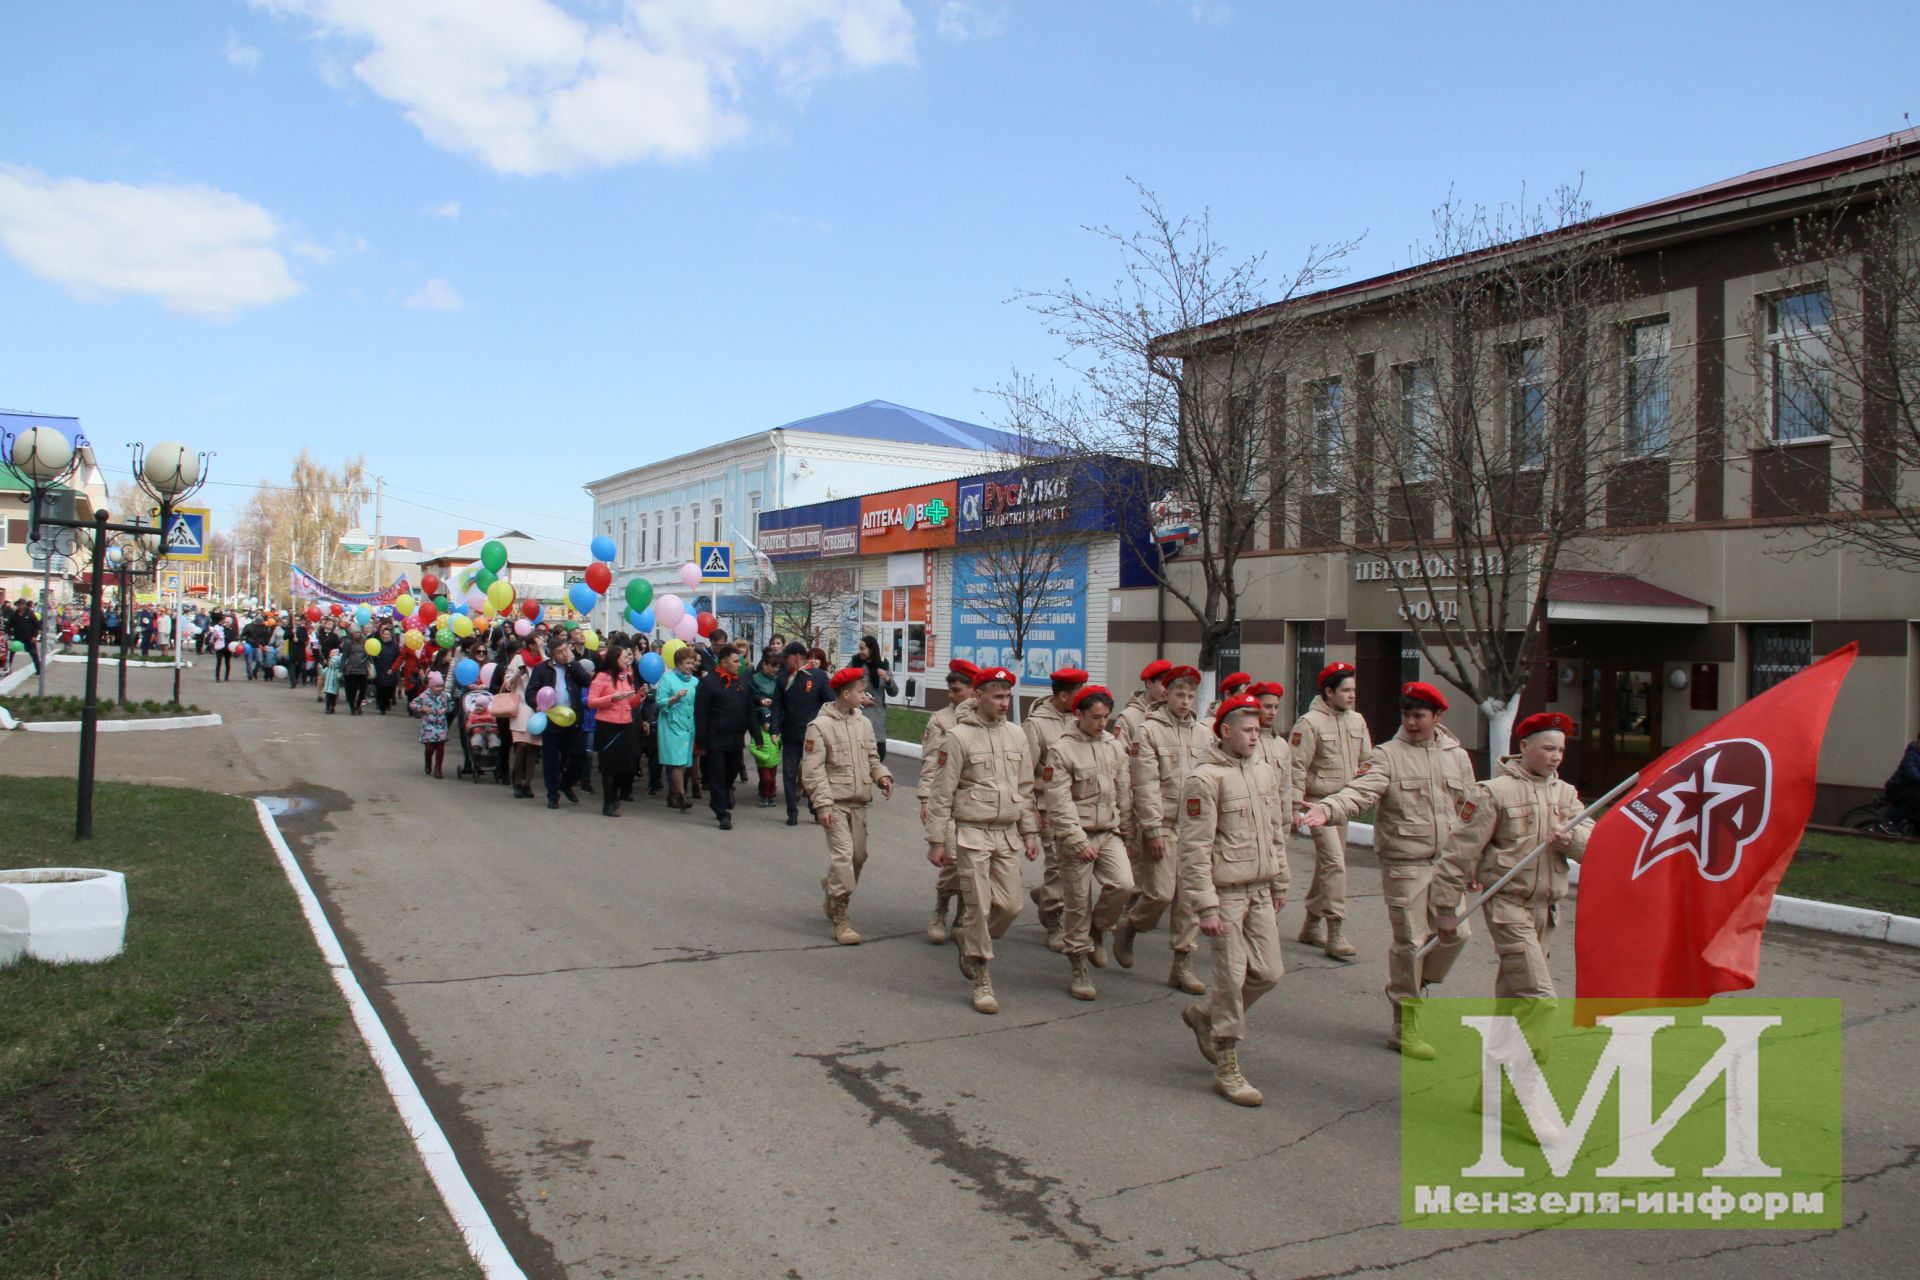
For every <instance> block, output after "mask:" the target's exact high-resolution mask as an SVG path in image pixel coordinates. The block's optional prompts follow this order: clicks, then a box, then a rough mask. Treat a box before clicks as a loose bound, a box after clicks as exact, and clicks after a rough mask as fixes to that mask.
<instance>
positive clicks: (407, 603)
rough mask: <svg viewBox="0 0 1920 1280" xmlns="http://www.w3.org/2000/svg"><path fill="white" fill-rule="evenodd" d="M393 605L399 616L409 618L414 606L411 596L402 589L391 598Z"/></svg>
mask: <svg viewBox="0 0 1920 1280" xmlns="http://www.w3.org/2000/svg"><path fill="white" fill-rule="evenodd" d="M393 607H394V610H395V611H396V612H398V613H399V615H400V616H401V617H403V618H411V617H412V616H413V611H414V608H415V607H416V606H415V603H414V599H413V597H412V596H410V595H408V594H407V593H406V592H404V591H403V592H401V593H400V594H399V595H397V596H395V597H394V598H393Z"/></svg>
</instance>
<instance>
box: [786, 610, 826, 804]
mask: <svg viewBox="0 0 1920 1280" xmlns="http://www.w3.org/2000/svg"><path fill="white" fill-rule="evenodd" d="M781 661H782V662H783V663H784V664H785V669H784V670H782V671H781V672H780V675H779V676H778V677H777V678H776V679H775V681H774V686H773V728H774V732H775V733H778V734H779V735H780V778H781V782H782V788H781V789H782V790H783V791H784V792H785V794H786V797H787V825H788V826H790V827H797V826H799V825H800V800H801V798H802V797H803V796H804V795H805V792H804V791H803V790H802V788H801V786H800V757H801V754H802V753H803V752H805V750H806V746H807V726H808V725H810V724H812V723H813V718H814V717H815V716H817V715H819V714H820V708H822V707H824V706H826V705H827V703H829V702H831V701H833V690H831V689H829V688H828V687H827V673H826V672H824V671H819V670H816V669H814V668H813V667H809V666H808V665H807V646H805V645H803V644H801V643H800V642H799V641H798V640H791V641H788V642H787V647H786V648H785V649H783V650H781ZM807 809H808V811H809V812H811V811H812V809H813V805H812V803H811V802H809V803H808V805H807Z"/></svg>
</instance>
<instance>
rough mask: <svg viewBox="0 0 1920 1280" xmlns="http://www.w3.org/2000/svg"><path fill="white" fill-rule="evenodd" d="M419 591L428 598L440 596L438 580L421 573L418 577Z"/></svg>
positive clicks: (430, 575) (428, 574)
mask: <svg viewBox="0 0 1920 1280" xmlns="http://www.w3.org/2000/svg"><path fill="white" fill-rule="evenodd" d="M420 589H421V590H422V591H424V592H426V593H427V594H428V595H430V596H437V595H439V594H440V579H438V578H436V577H434V576H433V575H432V574H430V573H423V574H421V575H420Z"/></svg>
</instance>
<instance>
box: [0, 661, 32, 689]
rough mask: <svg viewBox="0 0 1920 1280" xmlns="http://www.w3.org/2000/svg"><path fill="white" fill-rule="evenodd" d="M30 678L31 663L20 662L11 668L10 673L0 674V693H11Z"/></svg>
mask: <svg viewBox="0 0 1920 1280" xmlns="http://www.w3.org/2000/svg"><path fill="white" fill-rule="evenodd" d="M32 678H33V664H32V663H31V662H26V663H21V664H20V665H19V666H16V667H15V668H14V669H13V672H12V673H11V674H10V675H7V676H0V693H12V692H13V691H14V690H15V689H18V688H19V687H20V686H21V685H23V684H25V683H26V682H27V681H29V680H31V679H32Z"/></svg>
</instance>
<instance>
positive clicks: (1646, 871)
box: [1574, 644, 1859, 1021]
mask: <svg viewBox="0 0 1920 1280" xmlns="http://www.w3.org/2000/svg"><path fill="white" fill-rule="evenodd" d="M1858 647H1859V646H1857V645H1852V644H1850V645H1847V646H1846V647H1845V648H1843V649H1837V650H1835V651H1834V652H1833V653H1830V654H1828V655H1827V656H1826V657H1824V658H1822V659H1820V661H1818V662H1816V663H1814V664H1813V665H1812V666H1810V667H1808V668H1807V669H1806V670H1805V671H1802V672H1800V673H1799V674H1797V675H1794V676H1791V677H1789V678H1788V679H1786V680H1783V681H1781V682H1780V683H1779V684H1777V685H1775V686H1774V687H1773V688H1771V689H1769V690H1767V691H1766V692H1765V693H1762V694H1761V695H1760V696H1759V697H1757V698H1754V699H1752V700H1751V701H1749V702H1747V703H1746V704H1745V705H1744V706H1742V707H1740V708H1738V709H1737V710H1735V711H1733V712H1732V713H1731V714H1729V715H1726V716H1723V717H1721V718H1720V719H1719V720H1716V721H1715V722H1714V723H1713V724H1712V725H1710V726H1708V727H1707V728H1705V729H1703V730H1701V731H1700V732H1699V733H1696V734H1694V735H1693V736H1692V737H1691V738H1688V739H1687V740H1686V741H1685V742H1682V743H1681V744H1680V745H1679V746H1677V747H1675V748H1673V750H1671V751H1669V752H1667V753H1666V754H1665V755H1663V756H1661V757H1660V758H1659V759H1658V760H1656V761H1654V763H1653V764H1652V765H1650V766H1649V767H1648V768H1646V769H1644V770H1642V771H1641V774H1640V777H1639V780H1638V781H1637V782H1636V783H1635V784H1634V785H1633V787H1632V788H1631V789H1630V790H1629V791H1628V792H1627V793H1626V795H1625V797H1624V798H1622V800H1621V801H1620V802H1619V803H1618V804H1616V805H1615V806H1614V807H1613V809H1612V810H1611V811H1610V812H1608V813H1607V814H1606V816H1604V817H1602V818H1601V819H1600V821H1599V822H1598V823H1597V824H1596V825H1595V826H1594V829H1593V833H1592V835H1591V836H1590V837H1589V839H1588V841H1587V852H1586V857H1585V859H1584V860H1583V861H1582V862H1581V864H1580V916H1579V922H1578V927H1577V928H1576V930H1575V937H1574V957H1575V961H1574V973H1575V984H1574V986H1575V993H1576V995H1577V997H1578V999H1579V1000H1580V1001H1581V1002H1583V1003H1582V1006H1581V1013H1580V1020H1581V1021H1588V1020H1589V1019H1590V1018H1591V1017H1593V1016H1598V1014H1600V1013H1603V1012H1605V1006H1612V1007H1615V1008H1630V1007H1633V1006H1635V1005H1645V1004H1652V1003H1661V1002H1665V1003H1676V1002H1686V1001H1699V1000H1704V999H1706V998H1707V997H1708V996H1711V995H1714V994H1715V993H1717V992H1721V991H1744V990H1746V989H1747V988H1749V987H1751V986H1753V982H1754V975H1755V973H1756V972H1757V971H1758V970H1759V967H1760V933H1761V930H1762V929H1763V928H1765V926H1766V923H1767V910H1768V908H1769V907H1771V906H1772V905H1773V894H1774V890H1775V889H1776V888H1778V887H1779V885H1780V878H1781V877H1782V876H1784V875H1786V873H1787V863H1788V861H1789V860H1791V859H1792V857H1793V853H1794V850H1795V849H1797V848H1799V846H1800V836H1801V834H1802V832H1804V831H1805V830H1806V826H1807V816H1808V815H1809V814H1810V813H1812V812H1813V794H1814V782H1815V779H1816V777H1817V775H1818V772H1819V764H1820V741H1821V739H1822V738H1823V737H1824V736H1825V735H1826V731H1827V717H1828V716H1829V715H1830V714H1831V713H1832V711H1833V700H1834V698H1835V696H1837V695H1838V694H1839V692H1840V682H1841V681H1842V680H1844V679H1845V678H1846V675H1847V671H1848V669H1849V668H1851V667H1852V666H1853V659H1854V655H1855V653H1856V651H1857V650H1858ZM1589 1001H1591V1002H1595V1003H1594V1004H1587V1003H1585V1002H1589Z"/></svg>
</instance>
